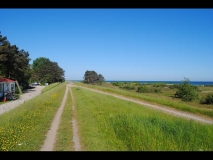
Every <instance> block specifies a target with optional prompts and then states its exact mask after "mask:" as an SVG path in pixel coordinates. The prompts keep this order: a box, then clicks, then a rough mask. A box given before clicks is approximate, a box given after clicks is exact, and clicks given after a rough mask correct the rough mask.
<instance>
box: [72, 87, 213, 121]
mask: <svg viewBox="0 0 213 160" xmlns="http://www.w3.org/2000/svg"><path fill="white" fill-rule="evenodd" d="M72 87H81V88H85V89H89V90H91V91H94V92H98V93H101V94H105V95H110V96H113V97H116V98H120V99H123V100H127V101H131V102H134V103H138V104H141V105H143V106H147V107H151V108H154V109H157V110H161V111H163V112H164V113H169V114H172V115H174V116H179V117H183V118H186V119H191V120H195V121H198V122H202V123H208V124H213V120H210V119H207V118H203V117H200V116H197V115H195V114H191V113H186V112H183V111H177V110H175V109H169V108H165V107H162V106H158V105H153V104H149V103H146V102H142V101H139V100H133V99H130V98H127V97H124V96H119V95H116V94H111V93H107V92H102V91H99V90H96V89H91V88H87V87H84V86H78V85H73V86H72Z"/></svg>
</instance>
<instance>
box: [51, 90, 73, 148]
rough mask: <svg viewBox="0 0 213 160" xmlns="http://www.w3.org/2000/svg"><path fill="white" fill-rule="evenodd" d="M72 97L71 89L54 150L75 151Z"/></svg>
mask: <svg viewBox="0 0 213 160" xmlns="http://www.w3.org/2000/svg"><path fill="white" fill-rule="evenodd" d="M72 115H73V113H72V98H71V93H70V91H69V92H68V95H67V100H66V104H65V106H64V110H63V113H62V116H61V119H60V124H59V128H58V132H57V137H56V142H55V146H54V149H53V150H54V151H74V148H73V146H74V143H73V139H72V137H73V130H72Z"/></svg>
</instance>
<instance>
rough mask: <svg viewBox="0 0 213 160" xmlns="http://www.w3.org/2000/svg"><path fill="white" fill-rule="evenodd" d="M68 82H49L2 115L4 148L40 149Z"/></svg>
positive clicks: (0, 132)
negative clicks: (31, 97) (38, 91)
mask: <svg viewBox="0 0 213 160" xmlns="http://www.w3.org/2000/svg"><path fill="white" fill-rule="evenodd" d="M65 84H66V82H64V83H61V84H60V85H57V86H55V84H52V85H49V86H47V88H46V87H45V88H44V89H45V90H46V91H45V92H44V93H42V94H40V95H38V96H36V97H35V98H33V99H31V100H28V101H26V102H25V103H23V104H21V105H20V106H19V107H16V108H14V109H13V110H10V111H9V112H6V113H4V114H2V115H1V116H0V151H38V150H40V148H41V146H42V145H43V143H44V140H45V138H46V137H45V135H46V133H47V131H48V129H49V128H50V125H51V123H52V120H53V118H54V116H55V114H56V112H57V110H58V108H59V107H60V104H61V102H62V99H63V96H64V93H65V88H66V85H65ZM53 86H54V87H53ZM52 87H53V88H52ZM48 88H52V89H48Z"/></svg>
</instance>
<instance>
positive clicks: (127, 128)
mask: <svg viewBox="0 0 213 160" xmlns="http://www.w3.org/2000/svg"><path fill="white" fill-rule="evenodd" d="M72 91H73V94H74V97H75V102H76V103H75V104H76V110H77V113H78V123H79V124H80V126H79V131H80V136H81V141H82V145H83V150H86V151H88V150H89V151H209V150H210V151H212V150H213V141H212V140H213V125H208V124H202V123H198V122H194V121H191V120H185V119H183V118H177V117H174V116H171V115H169V114H165V113H162V112H160V111H156V110H153V109H150V108H148V107H144V106H142V105H139V104H136V103H133V102H129V101H123V100H119V99H117V98H115V97H112V96H108V95H102V94H99V93H96V92H93V91H90V90H87V89H84V88H80V87H76V88H72Z"/></svg>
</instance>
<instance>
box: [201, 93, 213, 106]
mask: <svg viewBox="0 0 213 160" xmlns="http://www.w3.org/2000/svg"><path fill="white" fill-rule="evenodd" d="M200 103H202V104H213V94H207V95H206V97H205V98H204V99H201V101H200Z"/></svg>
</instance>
